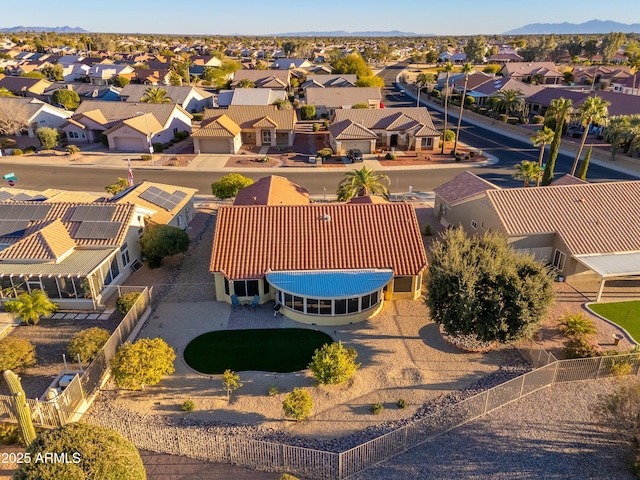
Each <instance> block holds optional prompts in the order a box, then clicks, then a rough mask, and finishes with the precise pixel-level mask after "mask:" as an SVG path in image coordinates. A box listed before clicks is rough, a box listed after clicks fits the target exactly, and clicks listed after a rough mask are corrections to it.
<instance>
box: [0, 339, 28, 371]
mask: <svg viewBox="0 0 640 480" xmlns="http://www.w3.org/2000/svg"><path fill="white" fill-rule="evenodd" d="M35 364H36V347H34V346H33V344H32V343H31V342H29V341H28V340H25V339H23V338H16V337H4V338H3V339H2V340H0V371H5V370H21V369H23V368H25V367H31V366H33V365H35Z"/></svg>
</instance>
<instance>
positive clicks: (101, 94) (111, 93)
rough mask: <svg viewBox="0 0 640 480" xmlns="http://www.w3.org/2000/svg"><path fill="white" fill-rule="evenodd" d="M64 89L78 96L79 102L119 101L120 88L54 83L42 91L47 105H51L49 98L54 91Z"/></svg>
mask: <svg viewBox="0 0 640 480" xmlns="http://www.w3.org/2000/svg"><path fill="white" fill-rule="evenodd" d="M61 88H66V89H68V90H73V91H74V92H76V93H77V94H78V96H79V97H80V100H104V101H109V102H114V101H118V100H119V99H120V97H119V95H120V90H121V89H120V88H118V87H114V86H113V85H91V84H89V83H76V82H54V83H52V84H51V86H50V87H49V88H47V89H46V90H45V91H44V95H45V96H46V97H47V100H48V101H49V103H51V96H52V95H53V94H54V92H55V91H56V90H60V89H61Z"/></svg>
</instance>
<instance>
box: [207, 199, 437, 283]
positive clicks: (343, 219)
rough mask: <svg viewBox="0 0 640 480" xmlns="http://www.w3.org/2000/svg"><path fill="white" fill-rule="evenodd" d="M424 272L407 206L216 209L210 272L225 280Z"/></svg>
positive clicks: (413, 220) (417, 233) (422, 251)
mask: <svg viewBox="0 0 640 480" xmlns="http://www.w3.org/2000/svg"><path fill="white" fill-rule="evenodd" d="M426 265H427V257H426V253H425V249H424V245H423V242H422V236H421V234H420V227H419V225H418V219H417V217H416V214H415V211H414V209H413V206H411V205H410V204H406V203H386V204H328V205H319V204H312V205H297V206H292V205H283V206H259V205H258V206H227V207H220V208H219V209H218V217H217V220H216V233H215V237H214V240H213V251H212V254H211V264H210V270H211V271H212V272H222V273H223V274H224V275H225V276H226V277H227V278H230V279H246V278H262V277H263V276H264V274H265V272H267V271H269V270H271V271H299V270H341V269H349V270H359V269H367V268H391V269H393V271H394V274H395V275H417V274H419V273H420V272H421V271H422V270H423V269H424V268H425V267H426Z"/></svg>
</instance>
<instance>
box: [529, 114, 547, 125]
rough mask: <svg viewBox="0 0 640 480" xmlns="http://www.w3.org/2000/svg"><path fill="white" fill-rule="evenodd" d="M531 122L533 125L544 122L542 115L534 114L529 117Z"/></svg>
mask: <svg viewBox="0 0 640 480" xmlns="http://www.w3.org/2000/svg"><path fill="white" fill-rule="evenodd" d="M531 123H533V124H534V125H542V124H543V123H544V117H543V116H542V115H534V116H533V118H532V119H531Z"/></svg>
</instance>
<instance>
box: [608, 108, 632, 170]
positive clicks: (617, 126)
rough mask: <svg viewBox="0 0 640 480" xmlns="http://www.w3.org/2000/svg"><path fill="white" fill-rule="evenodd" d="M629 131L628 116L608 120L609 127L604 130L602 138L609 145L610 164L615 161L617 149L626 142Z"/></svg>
mask: <svg viewBox="0 0 640 480" xmlns="http://www.w3.org/2000/svg"><path fill="white" fill-rule="evenodd" d="M630 129H631V117H630V116H628V115H620V116H615V117H611V118H610V119H609V125H608V126H607V129H606V130H605V133H604V138H605V140H606V141H607V142H609V143H610V144H611V157H610V158H609V160H611V161H612V162H613V161H614V160H615V159H616V152H617V151H618V149H619V148H620V147H621V146H622V144H623V143H624V142H625V141H626V140H627V138H628V136H629V130H630Z"/></svg>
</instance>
